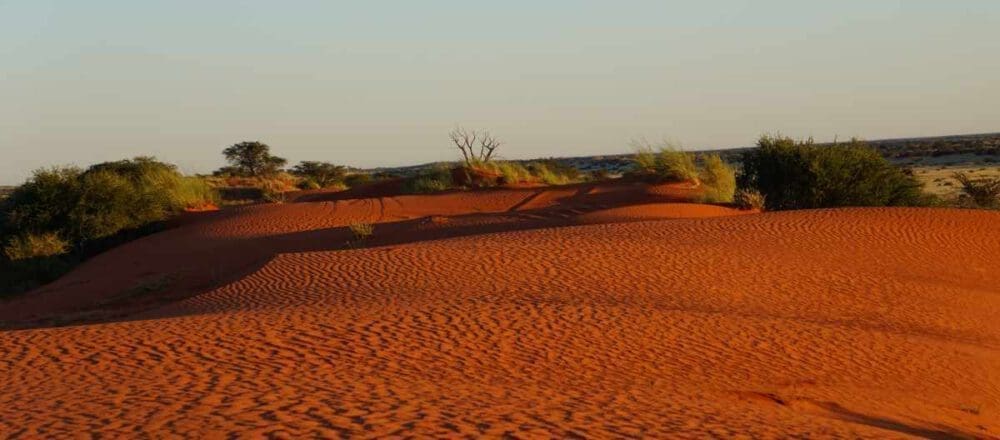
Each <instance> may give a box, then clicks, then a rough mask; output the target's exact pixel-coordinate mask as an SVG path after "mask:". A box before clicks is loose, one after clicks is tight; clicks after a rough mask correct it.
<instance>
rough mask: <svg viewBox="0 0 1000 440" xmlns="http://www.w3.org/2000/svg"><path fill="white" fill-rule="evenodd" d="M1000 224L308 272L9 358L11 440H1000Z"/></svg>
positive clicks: (927, 218) (30, 337)
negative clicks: (70, 437) (222, 438)
mask: <svg viewBox="0 0 1000 440" xmlns="http://www.w3.org/2000/svg"><path fill="white" fill-rule="evenodd" d="M519 203H520V202H519ZM630 209H638V208H630ZM651 210H652V211H653V213H657V212H659V213H660V214H664V212H663V211H666V213H667V214H675V213H676V212H678V210H677V209H674V208H671V207H670V206H666V207H664V206H662V205H657V206H655V207H653V208H651ZM639 211H642V212H631V213H630V214H629V213H627V212H626V213H622V212H618V211H612V212H611V213H606V215H607V217H608V218H614V219H619V220H621V219H623V217H622V216H624V215H626V214H628V215H630V216H633V217H635V218H636V219H640V220H641V219H643V218H647V217H648V216H651V215H653V213H650V212H645V211H643V210H642V209H639ZM265 215H267V213H266V212H260V213H255V214H254V216H253V218H248V219H245V220H240V219H235V218H233V219H229V220H227V221H232V222H234V223H233V224H234V225H242V226H245V227H246V229H243V230H242V231H243V232H238V231H240V229H239V228H237V227H235V226H233V227H231V228H220V229H218V232H216V234H223V233H226V232H228V233H231V234H234V235H235V234H237V232H238V233H239V234H244V235H252V233H251V232H247V231H251V229H252V228H251V226H249V225H250V224H252V223H253V221H261V222H263V223H261V224H264V223H268V221H265V219H264V217H263V216H265ZM600 215H601V214H600V213H597V212H596V211H595V212H594V213H592V214H591V216H592V217H600ZM317 218H319V217H317ZM592 221H597V220H594V219H592ZM584 223H587V222H584ZM276 224H277V223H276ZM998 224H1000V214H997V213H988V212H973V211H958V210H918V209H844V210H821V211H802V212H788V213H767V214H761V215H752V216H737V217H719V218H693V219H671V220H661V221H642V222H623V223H602V224H591V225H583V226H566V227H558V228H541V229H533V230H515V231H509V232H500V233H486V234H481V235H466V236H458V237H454V238H446V239H440V240H426V241H416V242H398V243H395V244H393V243H387V244H386V245H384V246H377V247H371V248H365V249H356V250H322V249H293V251H291V252H284V253H279V254H278V255H277V256H275V257H273V258H271V259H269V260H268V261H266V262H265V263H263V264H262V265H261V266H260V267H259V268H258V269H255V270H253V271H252V272H251V273H249V274H247V275H246V276H243V277H241V278H240V279H238V280H234V281H233V282H231V283H229V284H226V285H223V286H220V287H218V288H214V289H212V290H210V291H208V292H205V293H202V294H199V295H195V296H191V297H188V298H187V299H183V300H181V301H178V302H174V303H171V304H168V305H165V306H163V307H159V308H156V309H152V310H147V311H145V312H143V313H141V314H139V315H133V316H132V317H131V319H129V320H122V321H118V322H107V323H102V324H93V325H82V326H75V327H63V328H47V329H32V330H9V331H4V332H2V333H0V352H2V353H4V355H3V357H2V359H0V408H2V409H3V411H2V413H3V417H2V418H0V434H3V435H5V436H17V435H20V436H22V437H27V438H30V437H49V436H56V435H60V434H65V433H71V432H80V431H85V430H94V431H99V432H102V433H104V434H106V435H108V436H112V437H115V436H129V435H135V434H136V433H137V432H147V433H160V434H163V433H173V434H181V435H188V436H196V437H204V436H216V435H223V434H238V435H242V436H254V435H271V436H275V437H287V438H302V437H338V436H346V435H359V436H366V437H367V436H371V437H374V436H386V435H392V436H406V435H416V436H441V437H455V436H463V435H470V436H483V435H486V436H503V435H513V436H517V437H578V436H583V437H617V438H621V437H638V436H657V437H662V436H667V435H677V436H689V437H704V436H705V435H709V434H711V435H717V436H726V437H729V436H733V435H736V434H746V435H749V436H753V437H759V436H787V435H800V436H812V437H816V436H847V437H858V436H865V437H908V436H917V437H931V438H963V437H989V436H996V435H998V433H1000V406H998V403H1000V374H998V372H1000V321H998V317H1000V271H998V270H997V264H998V260H997V259H998V256H1000V232H998V230H997V225H998ZM198 225H201V226H198ZM212 225H214V226H212ZM210 226H211V227H219V223H218V222H204V223H198V224H196V225H191V227H185V228H181V229H179V231H188V232H187V233H193V232H191V231H204V230H205V229H207V228H209V227H210ZM272 232H273V231H272ZM200 233H202V234H208V233H207V232H200ZM178 234H179V233H178Z"/></svg>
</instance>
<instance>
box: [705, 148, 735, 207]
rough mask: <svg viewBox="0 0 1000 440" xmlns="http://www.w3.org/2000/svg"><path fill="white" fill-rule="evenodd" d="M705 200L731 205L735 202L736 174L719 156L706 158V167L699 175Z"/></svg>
mask: <svg viewBox="0 0 1000 440" xmlns="http://www.w3.org/2000/svg"><path fill="white" fill-rule="evenodd" d="M699 176H700V179H701V183H702V187H703V188H704V193H703V198H704V200H705V201H706V202H709V203H729V202H732V201H733V193H734V192H735V191H736V173H735V172H734V171H733V169H732V168H731V167H730V166H729V165H726V163H725V162H723V161H722V158H721V157H719V155H718V154H709V155H707V156H705V158H704V165H703V166H702V169H701V172H700V173H699Z"/></svg>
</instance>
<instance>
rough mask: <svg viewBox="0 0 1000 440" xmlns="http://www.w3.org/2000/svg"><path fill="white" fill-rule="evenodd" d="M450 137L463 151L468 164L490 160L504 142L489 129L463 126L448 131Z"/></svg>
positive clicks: (463, 156)
mask: <svg viewBox="0 0 1000 440" xmlns="http://www.w3.org/2000/svg"><path fill="white" fill-rule="evenodd" d="M448 137H449V138H451V142H452V143H453V144H455V146H456V147H458V149H459V151H461V152H462V158H464V159H465V164H466V165H468V166H471V165H475V164H477V163H483V162H489V161H490V160H491V159H492V158H493V152H494V151H496V149H497V148H500V145H502V144H503V142H501V141H500V139H497V138H496V137H494V136H493V135H492V134H490V132H488V131H485V130H483V131H481V132H480V131H476V130H466V129H464V128H462V127H455V129H454V130H452V131H451V133H448ZM477 149H478V151H477Z"/></svg>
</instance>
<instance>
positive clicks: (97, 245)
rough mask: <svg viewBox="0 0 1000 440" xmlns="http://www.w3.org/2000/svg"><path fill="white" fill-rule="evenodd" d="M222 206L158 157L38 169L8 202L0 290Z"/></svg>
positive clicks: (1, 227)
mask: <svg viewBox="0 0 1000 440" xmlns="http://www.w3.org/2000/svg"><path fill="white" fill-rule="evenodd" d="M217 201H218V196H217V195H216V193H215V192H214V191H213V190H212V189H211V188H209V187H208V185H207V184H206V183H205V182H203V181H201V180H199V179H195V178H187V177H184V176H182V175H181V174H180V173H179V172H178V171H177V169H176V167H174V166H173V165H170V164H166V163H163V162H159V161H157V160H156V159H154V158H151V157H137V158H135V159H130V160H120V161H116V162H106V163H101V164H97V165H94V166H92V167H90V168H88V169H87V170H81V169H79V168H75V167H62V168H50V169H41V170H37V171H35V173H34V175H33V176H32V177H31V178H30V179H28V181H27V182H25V183H24V184H23V185H21V186H19V187H17V188H16V189H15V190H14V191H13V192H12V193H11V194H10V196H9V197H8V198H6V199H4V200H3V201H2V203H0V243H2V247H3V250H4V252H3V256H2V258H0V266H2V268H0V272H3V273H5V274H8V275H9V276H4V277H3V282H2V283H0V289H3V291H5V292H11V291H18V290H21V289H25V288H30V287H33V286H35V285H37V284H41V283H44V282H47V281H50V280H52V279H54V278H55V277H56V276H58V275H60V274H61V273H62V272H61V271H63V270H65V269H67V268H68V267H71V266H72V264H74V263H75V262H76V261H78V260H80V259H82V258H84V257H86V256H88V255H91V254H93V253H97V252H99V251H101V250H104V249H106V248H108V247H111V246H113V245H114V244H117V243H119V242H121V241H122V240H125V239H127V238H131V237H134V236H137V235H142V234H145V233H148V232H150V231H152V230H155V229H157V228H158V226H157V225H158V224H160V222H162V221H163V220H166V219H167V218H168V217H170V216H172V215H174V214H176V213H179V212H181V211H184V210H187V209H197V208H203V207H205V206H209V205H214V204H215V203H217ZM55 260H58V261H55ZM11 268H17V269H18V270H11Z"/></svg>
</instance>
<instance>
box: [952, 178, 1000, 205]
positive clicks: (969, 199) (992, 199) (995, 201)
mask: <svg viewBox="0 0 1000 440" xmlns="http://www.w3.org/2000/svg"><path fill="white" fill-rule="evenodd" d="M953 177H954V178H955V180H957V181H958V183H960V184H961V185H962V194H961V195H960V196H959V204H960V205H962V206H971V207H978V208H986V209H1000V178H992V179H990V178H980V179H973V178H970V177H969V176H968V175H966V174H965V173H955V174H954V176H953Z"/></svg>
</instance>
